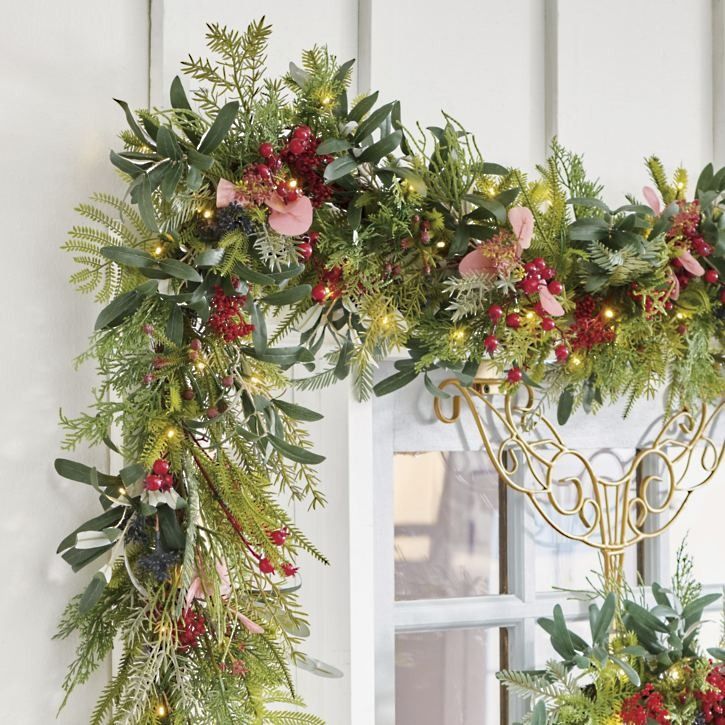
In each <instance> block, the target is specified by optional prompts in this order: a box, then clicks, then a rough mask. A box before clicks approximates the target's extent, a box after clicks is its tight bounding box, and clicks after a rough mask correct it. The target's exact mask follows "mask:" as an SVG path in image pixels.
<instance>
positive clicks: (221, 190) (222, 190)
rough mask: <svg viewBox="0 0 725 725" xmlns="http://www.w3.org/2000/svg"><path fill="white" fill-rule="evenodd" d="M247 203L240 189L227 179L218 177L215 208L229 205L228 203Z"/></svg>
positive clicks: (243, 204) (244, 204)
mask: <svg viewBox="0 0 725 725" xmlns="http://www.w3.org/2000/svg"><path fill="white" fill-rule="evenodd" d="M234 203H237V204H241V205H242V206H246V205H247V200H246V198H245V197H244V194H243V193H242V190H241V189H240V188H239V187H238V186H237V185H236V184H234V183H232V182H231V181H229V180H228V179H219V183H218V184H217V187H216V206H217V209H221V208H222V207H225V206H229V205H230V204H234Z"/></svg>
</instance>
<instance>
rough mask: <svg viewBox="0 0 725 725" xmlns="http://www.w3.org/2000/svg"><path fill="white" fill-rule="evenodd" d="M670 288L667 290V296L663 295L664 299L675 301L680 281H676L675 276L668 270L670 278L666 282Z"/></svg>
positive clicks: (678, 292) (678, 293)
mask: <svg viewBox="0 0 725 725" xmlns="http://www.w3.org/2000/svg"><path fill="white" fill-rule="evenodd" d="M667 281H668V283H669V285H670V288H669V290H668V294H666V295H665V298H668V297H669V299H671V300H676V299H677V298H678V297H679V296H680V280H679V279H678V277H677V275H676V274H675V273H674V272H673V271H671V270H670V276H669V279H668V280H667Z"/></svg>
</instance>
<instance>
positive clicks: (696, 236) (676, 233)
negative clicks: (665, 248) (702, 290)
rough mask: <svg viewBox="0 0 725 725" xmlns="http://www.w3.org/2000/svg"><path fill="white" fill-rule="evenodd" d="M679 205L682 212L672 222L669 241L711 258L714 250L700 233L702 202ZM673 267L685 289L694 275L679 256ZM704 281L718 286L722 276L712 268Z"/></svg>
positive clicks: (686, 249)
mask: <svg viewBox="0 0 725 725" xmlns="http://www.w3.org/2000/svg"><path fill="white" fill-rule="evenodd" d="M678 203H679V205H680V211H679V212H678V213H677V214H676V215H675V216H674V218H673V220H672V226H671V227H670V229H669V231H668V232H667V236H666V238H667V240H668V241H673V240H674V242H675V245H676V246H679V247H681V248H682V249H683V250H684V251H687V252H692V253H694V254H697V255H699V256H700V257H709V256H710V255H711V254H712V253H713V248H712V245H711V244H708V243H707V242H706V241H705V240H704V238H703V237H702V234H701V233H700V222H701V215H700V202H699V201H692V202H690V203H686V202H684V201H680V202H678ZM672 266H673V267H674V268H675V274H676V275H677V279H678V281H679V283H680V287H682V288H683V289H684V288H685V287H687V285H688V284H689V283H690V280H691V279H692V277H693V276H694V275H693V274H692V273H691V272H689V271H688V270H687V269H685V267H684V266H683V264H682V260H681V259H680V258H679V256H676V257H675V258H674V259H673V260H672ZM704 279H705V281H706V282H707V283H709V284H718V282H719V280H720V276H719V275H718V273H717V270H715V269H712V268H711V269H708V270H707V271H706V272H705V275H704Z"/></svg>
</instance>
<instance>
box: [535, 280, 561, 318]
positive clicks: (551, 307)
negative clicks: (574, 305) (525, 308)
mask: <svg viewBox="0 0 725 725" xmlns="http://www.w3.org/2000/svg"><path fill="white" fill-rule="evenodd" d="M539 300H540V301H541V306H542V308H543V309H544V312H546V313H547V314H549V315H551V316H552V317H561V316H562V315H563V314H564V308H563V307H562V306H561V303H560V302H559V300H557V299H556V297H554V295H553V294H551V292H549V290H548V288H547V286H546V284H542V285H541V286H540V287H539Z"/></svg>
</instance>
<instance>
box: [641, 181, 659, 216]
mask: <svg viewBox="0 0 725 725" xmlns="http://www.w3.org/2000/svg"><path fill="white" fill-rule="evenodd" d="M642 193H643V194H644V198H645V199H646V200H647V203H648V204H649V205H650V207H651V209H652V211H653V212H654V213H655V214H659V213H660V212H661V211H662V204H661V203H660V198H659V196H657V192H656V191H655V190H654V189H653V188H652V187H651V186H645V187H644V188H643V189H642Z"/></svg>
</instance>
